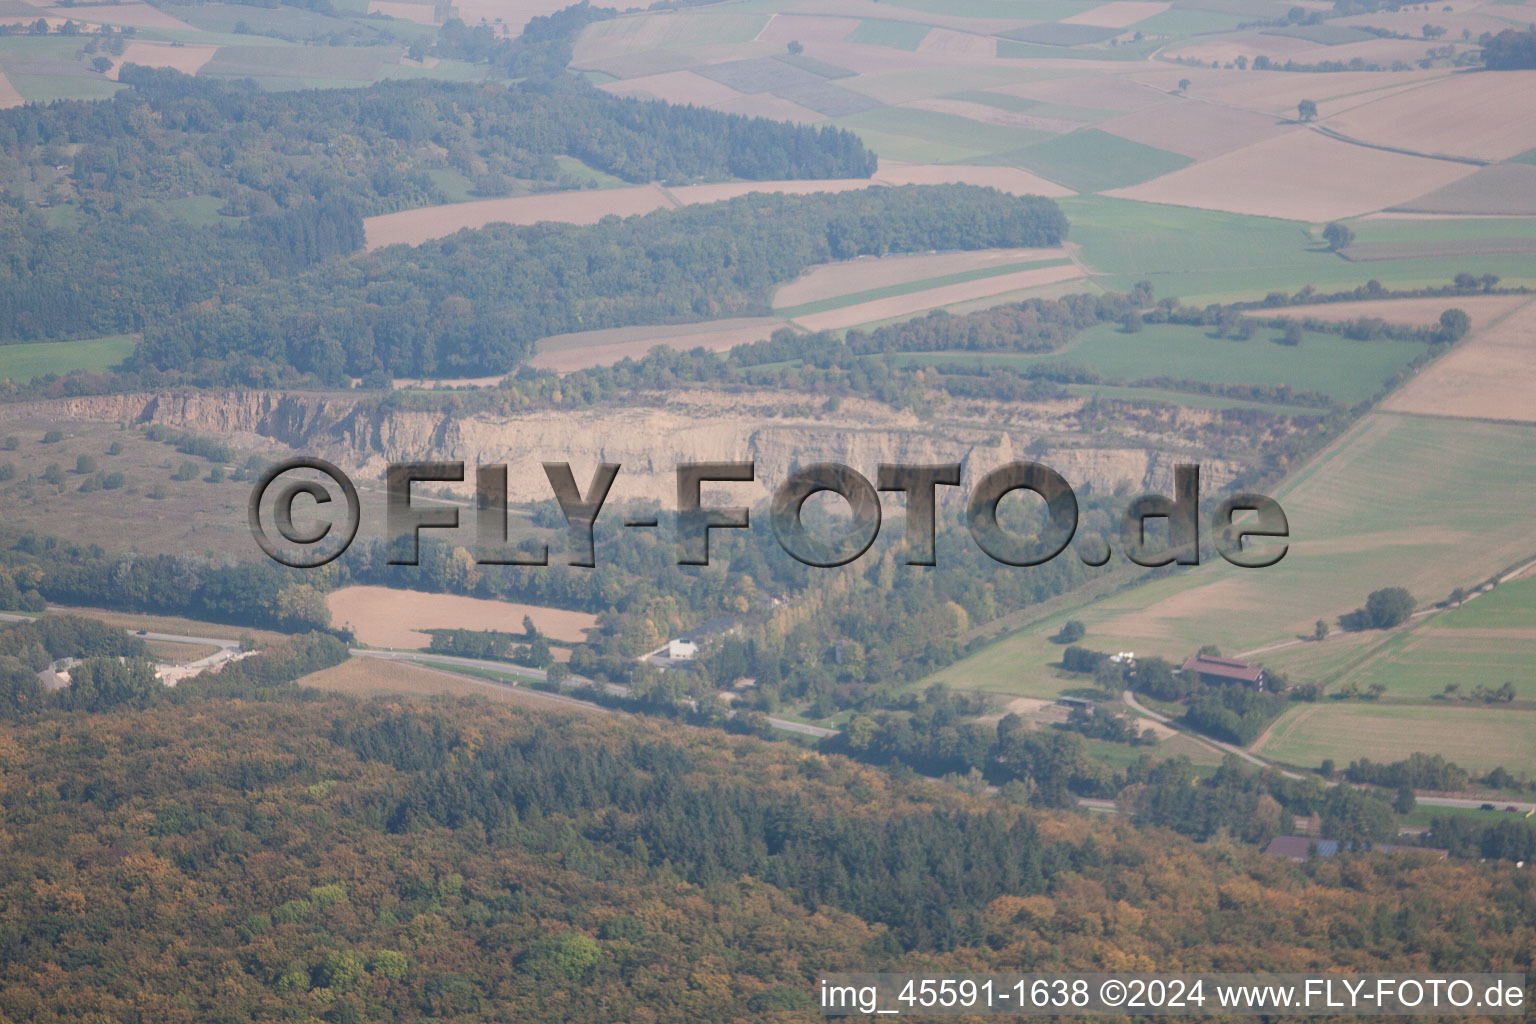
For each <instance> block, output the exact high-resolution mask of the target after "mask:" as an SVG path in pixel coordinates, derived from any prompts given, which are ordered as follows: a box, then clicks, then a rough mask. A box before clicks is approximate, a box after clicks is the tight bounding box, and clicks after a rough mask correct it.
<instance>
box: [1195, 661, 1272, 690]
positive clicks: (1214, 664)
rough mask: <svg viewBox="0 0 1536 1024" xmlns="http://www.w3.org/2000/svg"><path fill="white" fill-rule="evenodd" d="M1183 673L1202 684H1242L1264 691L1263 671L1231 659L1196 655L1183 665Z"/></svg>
mask: <svg viewBox="0 0 1536 1024" xmlns="http://www.w3.org/2000/svg"><path fill="white" fill-rule="evenodd" d="M1184 671H1185V672H1192V673H1194V674H1195V675H1197V676H1199V677H1200V681H1201V682H1202V683H1211V684H1216V683H1242V684H1243V685H1245V686H1251V687H1253V688H1254V689H1256V690H1262V689H1264V670H1263V669H1262V668H1260V667H1259V666H1258V665H1249V664H1247V663H1246V662H1242V661H1233V660H1232V659H1231V658H1212V657H1208V656H1206V655H1200V654H1197V655H1195V656H1194V657H1193V658H1190V659H1189V660H1188V661H1186V662H1185V663H1184Z"/></svg>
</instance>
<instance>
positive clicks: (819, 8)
mask: <svg viewBox="0 0 1536 1024" xmlns="http://www.w3.org/2000/svg"><path fill="white" fill-rule="evenodd" d="M931 6H937V5H927V4H924V5H922V6H916V5H914V6H911V7H907V6H898V5H896V4H891V3H880V2H878V0H817V2H816V3H815V4H814V5H813V4H806V5H805V7H806V8H808V9H811V10H814V11H816V12H817V13H818V14H823V15H827V16H829V17H830V16H836V17H840V18H875V19H879V20H884V21H912V22H917V23H919V24H922V25H934V26H937V27H939V28H952V29H955V30H957V31H960V32H979V33H981V34H982V35H997V34H998V33H1001V32H1006V31H1007V30H1008V29H1011V28H1018V27H1019V26H1020V25H1022V24H1024V23H1026V22H1027V21H1034V20H1036V19H1037V17H1038V16H1037V15H1035V14H1031V13H1027V12H1026V11H1025V10H1024V9H1023V8H1022V5H1021V8H1020V10H1019V17H1002V18H1000V17H992V16H984V17H967V16H966V14H965V13H964V12H962V11H960V10H956V11H955V12H954V13H950V12H948V11H939V10H932V9H931ZM925 8H930V9H925Z"/></svg>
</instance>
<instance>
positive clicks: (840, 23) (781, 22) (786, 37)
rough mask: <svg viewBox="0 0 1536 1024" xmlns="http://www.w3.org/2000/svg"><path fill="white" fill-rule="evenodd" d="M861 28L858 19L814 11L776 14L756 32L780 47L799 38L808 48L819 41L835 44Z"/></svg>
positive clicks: (811, 48) (758, 38) (765, 40)
mask: <svg viewBox="0 0 1536 1024" xmlns="http://www.w3.org/2000/svg"><path fill="white" fill-rule="evenodd" d="M858 27H859V19H858V18H824V17H819V16H817V15H811V14H788V13H786V14H775V15H774V16H773V17H772V18H771V19H770V20H769V22H768V24H767V25H765V26H763V30H762V31H761V32H759V33H758V34H757V41H758V42H762V43H776V44H777V45H778V46H779V47H780V49H782V48H783V47H785V46H787V45H788V44H789V43H790V42H792V41H798V42H799V43H800V45H802V46H804V47H805V48H806V50H807V51H811V50H814V49H815V47H816V45H817V44H818V43H835V42H839V41H840V40H842V39H844V38H846V37H847V35H848V33H850V32H852V31H853V30H854V29H856V28H858Z"/></svg>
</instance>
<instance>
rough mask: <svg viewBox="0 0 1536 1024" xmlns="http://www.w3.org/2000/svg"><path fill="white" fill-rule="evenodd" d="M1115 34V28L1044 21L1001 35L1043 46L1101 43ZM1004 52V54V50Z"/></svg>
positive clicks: (1005, 37)
mask: <svg viewBox="0 0 1536 1024" xmlns="http://www.w3.org/2000/svg"><path fill="white" fill-rule="evenodd" d="M1117 34H1118V33H1117V32H1116V30H1115V29H1112V28H1104V27H1102V26H1099V25H1086V24H1081V23H1078V24H1071V23H1068V22H1056V21H1044V22H1039V23H1038V24H1034V25H1026V26H1024V27H1023V28H1016V29H1012V30H1011V31H1008V32H1004V33H1003V34H1002V35H1003V38H1004V39H1014V40H1017V41H1019V42H1021V43H1039V44H1041V45H1043V46H1084V45H1088V44H1090V43H1102V42H1103V41H1104V40H1106V39H1109V38H1110V37H1112V36H1115V35H1117ZM1004 53H1005V55H1006V51H1004Z"/></svg>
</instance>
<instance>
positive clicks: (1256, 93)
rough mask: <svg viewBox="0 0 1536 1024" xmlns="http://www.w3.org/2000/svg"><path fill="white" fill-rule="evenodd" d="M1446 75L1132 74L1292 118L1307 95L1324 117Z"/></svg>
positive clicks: (1162, 86)
mask: <svg viewBox="0 0 1536 1024" xmlns="http://www.w3.org/2000/svg"><path fill="white" fill-rule="evenodd" d="M1448 74H1449V72H1447V71H1444V70H1432V71H1419V70H1415V71H1338V72H1329V73H1328V74H1326V75H1322V76H1317V75H1308V74H1297V73H1294V72H1288V71H1251V70H1250V71H1236V70H1231V71H1229V70H1224V69H1217V68H1179V69H1176V70H1169V71H1153V72H1149V73H1138V74H1136V75H1135V76H1134V77H1135V79H1136V80H1137V81H1138V82H1143V83H1145V84H1147V85H1152V86H1154V87H1156V88H1159V89H1165V90H1167V91H1168V92H1172V91H1173V90H1174V89H1176V88H1177V87H1178V83H1179V81H1180V80H1181V79H1185V78H1188V79H1189V80H1190V82H1191V83H1192V84H1191V85H1190V88H1189V96H1190V97H1191V98H1192V99H1206V100H1211V101H1213V102H1217V103H1226V104H1229V105H1231V106H1234V107H1246V108H1248V109H1250V110H1254V111H1257V112H1260V113H1273V114H1276V115H1279V116H1282V117H1286V118H1291V117H1295V116H1296V104H1298V103H1300V102H1301V101H1302V100H1304V99H1311V100H1315V101H1316V102H1317V109H1318V111H1319V113H1320V114H1321V115H1322V116H1323V117H1325V118H1326V117H1331V116H1333V115H1335V114H1338V113H1341V112H1342V111H1345V110H1350V109H1353V108H1354V107H1358V106H1360V105H1361V104H1364V103H1371V102H1374V101H1375V100H1378V99H1380V98H1381V97H1383V96H1386V95H1388V94H1389V93H1392V92H1395V91H1397V90H1400V89H1406V88H1411V87H1413V86H1415V85H1417V84H1419V83H1422V82H1425V81H1430V80H1433V79H1437V78H1444V77H1446V76H1447V75H1448Z"/></svg>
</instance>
